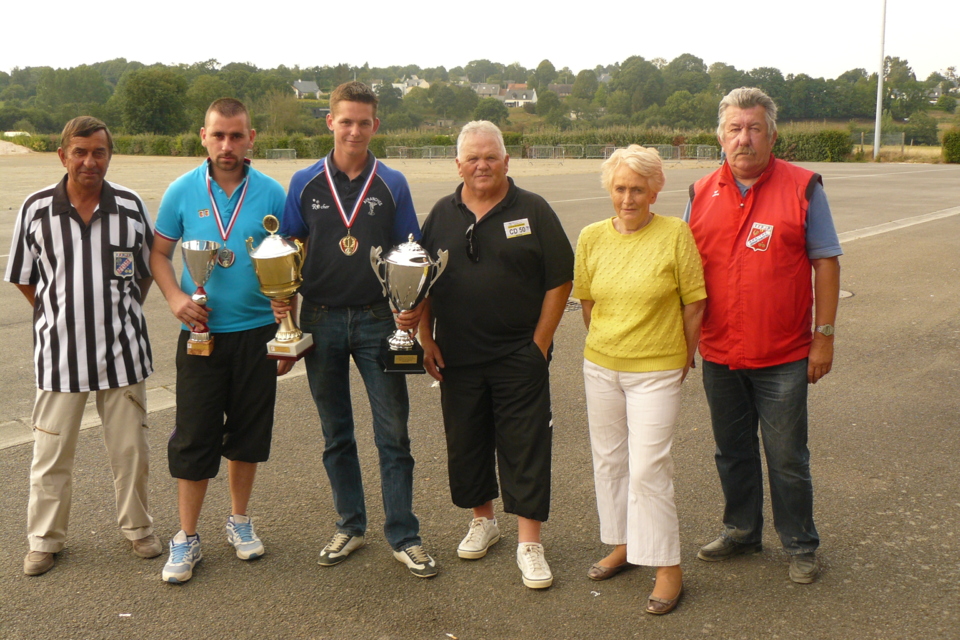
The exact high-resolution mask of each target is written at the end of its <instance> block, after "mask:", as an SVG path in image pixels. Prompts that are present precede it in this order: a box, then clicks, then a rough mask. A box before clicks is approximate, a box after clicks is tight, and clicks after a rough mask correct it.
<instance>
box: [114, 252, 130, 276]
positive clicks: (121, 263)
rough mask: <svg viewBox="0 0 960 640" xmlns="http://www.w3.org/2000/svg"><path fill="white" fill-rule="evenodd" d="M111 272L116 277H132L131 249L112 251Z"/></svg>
mask: <svg viewBox="0 0 960 640" xmlns="http://www.w3.org/2000/svg"><path fill="white" fill-rule="evenodd" d="M113 274H114V275H115V276H117V277H118V278H132V277H133V252H132V251H114V252H113Z"/></svg>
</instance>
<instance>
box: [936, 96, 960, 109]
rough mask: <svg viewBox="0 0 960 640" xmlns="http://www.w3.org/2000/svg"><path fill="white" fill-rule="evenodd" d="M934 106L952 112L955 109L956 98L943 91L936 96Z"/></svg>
mask: <svg viewBox="0 0 960 640" xmlns="http://www.w3.org/2000/svg"><path fill="white" fill-rule="evenodd" d="M934 106H935V107H936V108H937V109H940V110H941V111H946V112H947V113H953V112H954V111H956V110H957V99H956V98H954V97H953V96H948V95H947V94H945V93H944V94H941V95H940V97H939V98H937V104H936V105H934Z"/></svg>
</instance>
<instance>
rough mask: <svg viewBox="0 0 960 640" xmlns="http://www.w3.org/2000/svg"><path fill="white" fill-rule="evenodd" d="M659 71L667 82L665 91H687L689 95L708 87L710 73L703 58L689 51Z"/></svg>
mask: <svg viewBox="0 0 960 640" xmlns="http://www.w3.org/2000/svg"><path fill="white" fill-rule="evenodd" d="M661 73H662V74H663V79H664V81H665V82H666V83H667V92H668V93H674V92H676V91H688V92H689V93H690V94H691V95H694V94H697V93H700V92H701V91H706V90H707V88H709V87H710V75H709V74H707V65H706V64H704V62H703V60H701V59H700V58H698V57H697V56H695V55H693V54H691V53H684V54H681V55H679V56H677V57H676V58H674V59H673V60H671V61H670V62H669V63H668V64H667V66H665V67H664V68H663V69H662V70H661Z"/></svg>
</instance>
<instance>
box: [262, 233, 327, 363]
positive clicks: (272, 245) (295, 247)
mask: <svg viewBox="0 0 960 640" xmlns="http://www.w3.org/2000/svg"><path fill="white" fill-rule="evenodd" d="M263 228H264V229H266V230H267V232H268V233H269V234H270V235H268V236H267V237H266V238H264V239H263V242H261V243H260V246H259V247H257V248H256V249H254V248H253V238H247V253H249V254H250V261H251V262H252V263H253V270H254V271H255V272H256V274H257V279H258V280H259V281H260V291H261V292H262V293H263V295H265V296H267V297H268V298H270V299H271V300H287V299H289V298H292V297H293V296H294V295H295V294H296V293H297V289H299V288H300V283H301V282H303V278H302V276H301V274H300V269H301V267H303V256H304V249H303V243H301V242H300V241H299V240H296V239H294V240H288V239H287V238H284V237H283V236H278V235H276V233H277V230H278V229H279V228H280V222H279V221H278V220H277V218H276V217H275V216H272V215H268V216H266V217H264V219H263ZM312 349H313V335H312V334H309V333H308V334H306V335H304V333H303V331H302V330H301V329H300V327H298V326H297V324H296V322H294V320H293V317H292V314H289V313H288V314H287V317H286V318H284V319H283V320H281V321H280V326H279V327H278V328H277V335H276V337H275V338H274V339H273V340H271V341H270V342H268V343H267V357H268V358H272V359H274V360H294V361H296V360H299V359H300V358H302V357H303V356H304V355H306V354H307V353H308V352H309V351H310V350H312Z"/></svg>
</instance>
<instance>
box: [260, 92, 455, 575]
mask: <svg viewBox="0 0 960 640" xmlns="http://www.w3.org/2000/svg"><path fill="white" fill-rule="evenodd" d="M379 125H380V121H379V120H378V119H377V96H376V94H374V93H373V92H372V91H371V90H370V89H369V88H368V87H367V86H366V85H364V84H363V83H361V82H347V83H345V84H342V85H340V86H339V87H337V88H336V89H335V90H334V92H333V93H332V94H331V96H330V114H329V115H328V116H327V127H328V128H329V129H330V130H331V131H332V132H333V137H334V149H333V151H332V152H331V153H330V154H329V155H328V156H327V157H326V158H324V159H322V160H320V161H319V162H317V163H316V164H314V165H313V166H310V167H307V168H306V169H303V170H301V171H298V172H297V173H296V174H295V175H294V176H293V179H292V180H291V181H290V191H289V193H288V195H287V205H286V210H285V212H284V218H283V223H282V224H281V227H280V231H281V233H283V234H285V235H290V236H293V237H296V238H300V239H303V240H308V242H307V247H308V250H307V257H306V260H305V262H304V267H303V285H302V286H301V287H300V294H301V295H302V296H303V309H302V310H301V313H300V326H301V328H302V329H303V330H304V332H311V333H312V334H313V341H314V344H315V345H316V346H317V348H316V350H315V351H313V352H312V353H310V354H308V355H307V356H306V357H305V358H304V362H305V363H306V367H307V377H308V379H309V381H310V390H311V391H312V393H313V398H314V402H315V403H316V405H317V410H318V411H319V413H320V425H321V428H322V429H323V437H324V441H325V443H326V444H325V448H324V452H323V464H324V467H325V468H326V471H327V477H328V478H329V479H330V486H331V488H332V489H333V499H334V506H335V507H336V509H337V513H338V514H339V516H340V518H339V520H338V522H337V532H336V533H335V534H334V535H333V537H332V538H331V539H330V542H329V543H328V544H327V545H326V546H325V547H324V548H323V550H322V551H321V552H320V559H319V562H320V565H322V566H326V567H329V566H333V565H336V564H339V563H341V562H343V561H344V560H346V559H347V556H349V555H350V554H351V553H352V552H353V551H355V550H356V549H358V548H360V547H361V546H363V544H364V534H365V532H366V528H367V512H366V505H365V503H364V495H363V483H362V481H361V477H360V461H359V458H358V457H357V441H356V437H355V435H354V422H353V407H352V405H351V401H350V359H351V357H352V358H353V361H354V362H355V363H356V365H357V369H359V371H360V376H361V377H362V378H363V382H364V385H365V386H366V389H367V397H368V398H369V399H370V407H371V411H372V413H373V433H374V442H375V443H376V445H377V450H378V451H379V454H380V486H381V490H382V493H383V509H384V513H385V515H386V520H385V522H384V526H383V530H384V535H385V536H386V538H387V542H388V543H389V544H390V546H391V548H392V549H393V556H394V558H396V559H397V560H398V561H400V562H402V563H403V564H404V565H406V566H407V568H408V569H409V570H410V572H411V573H413V574H414V575H415V576H417V577H420V578H430V577H432V576H435V575H437V565H436V562H434V560H433V558H431V557H430V556H429V554H427V552H426V551H425V550H424V549H423V546H422V544H421V540H420V523H419V521H418V520H417V517H416V516H415V515H414V513H413V464H414V462H413V456H412V455H411V454H410V437H409V435H408V432H407V417H408V414H409V412H410V403H409V400H408V397H407V383H406V380H405V377H404V376H403V375H399V374H395V373H384V371H383V368H382V367H381V366H380V365H379V364H378V363H377V355H378V353H379V350H380V341H381V339H382V338H384V337H385V336H387V335H388V334H390V333H391V332H393V330H394V328H395V327H394V319H393V314H392V312H391V310H390V306H389V303H388V302H387V299H386V298H385V297H384V295H383V289H382V287H381V285H380V282H379V281H378V280H377V277H376V275H375V274H374V272H373V269H371V268H370V249H371V247H378V246H379V247H382V248H383V251H384V252H386V251H389V250H390V248H392V247H393V246H394V245H397V244H400V243H402V242H405V241H406V240H407V237H408V235H409V234H412V235H413V236H414V238H419V237H420V225H419V224H418V223H417V214H416V211H415V210H414V208H413V201H412V199H411V198H410V188H409V187H408V186H407V181H406V179H405V178H404V177H403V175H402V174H401V173H400V172H399V171H395V170H393V169H390V168H389V167H386V166H384V165H383V164H381V163H380V162H379V161H377V159H376V158H374V156H373V154H372V153H370V151H369V149H368V146H369V144H370V139H371V138H372V137H373V134H374V133H376V131H377V128H378V127H379ZM274 310H275V312H276V313H277V317H278V319H280V318H282V317H283V316H284V315H285V314H286V312H287V311H288V310H291V307H290V306H287V304H286V303H276V302H275V303H274ZM418 319H419V314H418V313H417V314H414V313H411V312H406V313H404V314H401V315H400V326H401V327H402V328H405V329H412V328H414V327H415V326H416V324H417V321H418Z"/></svg>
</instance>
